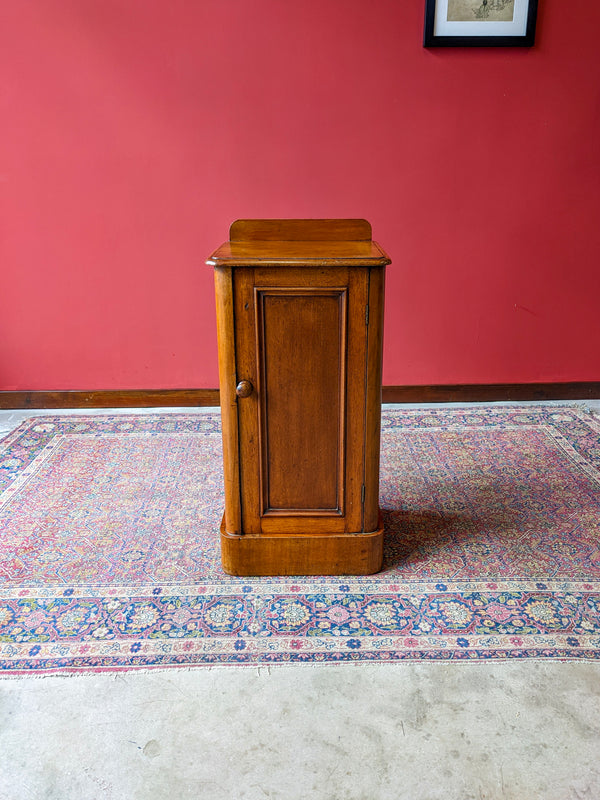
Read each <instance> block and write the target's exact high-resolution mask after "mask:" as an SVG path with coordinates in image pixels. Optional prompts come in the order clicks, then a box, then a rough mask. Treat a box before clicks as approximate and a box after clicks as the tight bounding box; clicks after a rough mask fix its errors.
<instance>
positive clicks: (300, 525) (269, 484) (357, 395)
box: [234, 267, 368, 534]
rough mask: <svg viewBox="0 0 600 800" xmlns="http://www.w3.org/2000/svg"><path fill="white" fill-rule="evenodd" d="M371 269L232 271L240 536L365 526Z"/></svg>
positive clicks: (335, 529)
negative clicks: (244, 388)
mask: <svg viewBox="0 0 600 800" xmlns="http://www.w3.org/2000/svg"><path fill="white" fill-rule="evenodd" d="M367 291H368V280H367V270H364V269H361V268H353V269H348V268H345V267H340V268H335V269H328V270H327V271H324V270H319V269H313V268H302V269H301V270H286V271H285V273H284V272H280V271H279V270H268V269H256V270H253V269H250V268H248V269H238V270H236V273H235V289H234V294H235V300H234V302H235V306H236V320H237V328H236V360H237V365H238V375H237V380H238V381H240V380H250V381H251V382H252V384H253V386H254V389H255V391H254V392H253V393H252V395H251V396H250V397H246V398H240V399H239V400H238V418H239V424H240V469H241V485H242V487H243V489H242V517H243V528H244V531H245V532H246V533H261V532H262V533H270V534H276V533H294V532H298V533H336V532H347V531H360V530H362V502H361V489H362V483H363V471H364V434H363V427H364V426H363V423H364V413H365V398H364V392H365V363H366V325H365V305H366V302H367Z"/></svg>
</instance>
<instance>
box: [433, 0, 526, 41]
mask: <svg viewBox="0 0 600 800" xmlns="http://www.w3.org/2000/svg"><path fill="white" fill-rule="evenodd" d="M505 1H506V2H508V0H505ZM451 2H452V0H425V31H424V36H423V46H424V47H532V46H533V44H534V42H535V25H536V20H537V5H538V0H513V2H514V6H513V13H515V14H516V12H517V10H518V16H519V18H520V20H517V22H518V23H519V24H518V25H517V24H514V25H513V24H512V23H504V24H503V25H501V26H499V25H498V23H494V22H490V21H489V20H486V19H481V18H480V20H481V21H480V22H479V21H477V20H473V21H475V22H476V26H475V25H464V24H460V25H456V26H455V25H454V23H453V22H448V21H447V20H443V21H442V25H441V26H440V25H438V26H437V28H438V32H436V12H437V11H438V10H439V8H440V7H442V8H445V9H447V8H448V3H451ZM478 2H479V9H478V11H481V14H482V15H483V13H484V11H485V6H487V5H488V3H489V4H490V7H492V4H493V3H494V2H496V3H499V2H502V0H478ZM473 13H474V14H475V13H477V12H475V11H474V12H473ZM488 13H489V12H488ZM464 22H466V20H464ZM453 27H456V28H457V32H456V35H455V34H454V32H453V31H452V28H453ZM469 27H471V28H475V27H476V32H473V34H471V33H469V34H466V33H465V28H469ZM499 27H502V28H503V32H502V33H498V29H499ZM511 27H514V28H515V29H516V30H515V33H514V34H513V33H511V31H510V28H511ZM440 28H441V29H442V30H443V33H440Z"/></svg>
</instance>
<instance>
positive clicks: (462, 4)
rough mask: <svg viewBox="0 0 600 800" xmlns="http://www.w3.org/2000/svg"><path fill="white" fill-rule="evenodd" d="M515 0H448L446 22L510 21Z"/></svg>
mask: <svg viewBox="0 0 600 800" xmlns="http://www.w3.org/2000/svg"><path fill="white" fill-rule="evenodd" d="M514 10H515V0H448V22H473V21H489V22H512V20H513V15H514Z"/></svg>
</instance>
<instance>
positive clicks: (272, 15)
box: [0, 0, 600, 390]
mask: <svg viewBox="0 0 600 800" xmlns="http://www.w3.org/2000/svg"><path fill="white" fill-rule="evenodd" d="M423 7H424V0H401V1H400V2H399V0H369V2H366V0H303V1H302V2H294V3H292V2H287V1H285V0H19V2H15V3H3V4H2V6H1V9H0V73H1V74H2V76H3V79H2V86H1V88H0V115H1V119H0V160H1V161H0V198H1V199H0V204H1V205H0V214H1V225H2V231H1V240H0V248H1V249H0V259H1V260H0V268H1V270H2V275H1V278H0V389H4V390H11V389H31V390H35V389H86V390H87V389H90V390H92V389H118V388H125V389H126V388H168V387H214V386H216V385H217V380H218V379H217V364H216V341H215V332H214V331H215V320H214V311H213V287H212V274H211V271H210V269H209V268H208V267H204V266H202V265H203V262H204V260H205V258H206V257H207V256H208V254H209V253H210V252H211V251H212V250H213V249H214V248H215V247H216V246H217V245H218V244H220V243H221V241H223V240H224V239H226V238H227V229H228V226H229V223H230V222H231V221H232V220H233V219H235V218H237V217H338V216H339V217H356V216H359V217H363V216H364V217H367V218H368V219H369V220H370V221H371V223H372V225H373V229H374V233H375V238H377V239H378V240H379V241H380V242H381V244H382V245H383V246H384V247H385V248H386V249H387V250H388V251H389V253H390V254H391V256H392V258H393V261H394V263H393V265H392V267H391V268H390V269H389V273H388V284H387V320H386V331H385V335H386V343H385V366H384V382H385V383H386V384H437V383H485V382H528V381H570V380H577V381H579V380H600V334H599V330H600V320H599V318H600V314H599V313H598V304H599V298H600V279H599V274H600V270H599V263H600V100H599V97H600V58H599V56H598V52H599V51H598V29H599V28H600V4H598V3H590V2H589V0H571V2H569V3H567V4H565V3H564V2H561V1H560V0H541V2H540V13H539V17H538V40H537V41H538V43H537V45H536V46H535V47H534V48H533V49H503V48H496V49H494V48H491V49H486V48H482V49H470V50H468V49H467V50H460V49H453V48H449V49H432V50H425V49H423V47H422V46H421V40H422V18H423Z"/></svg>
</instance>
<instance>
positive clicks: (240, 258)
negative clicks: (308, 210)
mask: <svg viewBox="0 0 600 800" xmlns="http://www.w3.org/2000/svg"><path fill="white" fill-rule="evenodd" d="M206 263H207V264H208V265H210V266H214V267H242V266H273V267H279V266H280V267H283V266H292V265H293V266H302V265H304V266H336V265H342V264H343V265H346V266H384V265H386V264H389V263H390V259H389V257H388V256H387V254H386V253H385V251H384V250H382V249H381V247H379V245H378V244H377V243H376V242H374V241H373V240H372V239H371V226H370V224H369V223H368V222H367V221H366V220H348V219H337V220H298V219H296V220H237V221H236V222H234V223H233V224H232V226H231V228H230V232H229V241H228V242H225V243H224V244H222V245H221V247H219V248H218V249H217V250H215V252H214V253H213V254H212V255H211V256H210V258H209V259H208V261H207V262H206Z"/></svg>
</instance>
